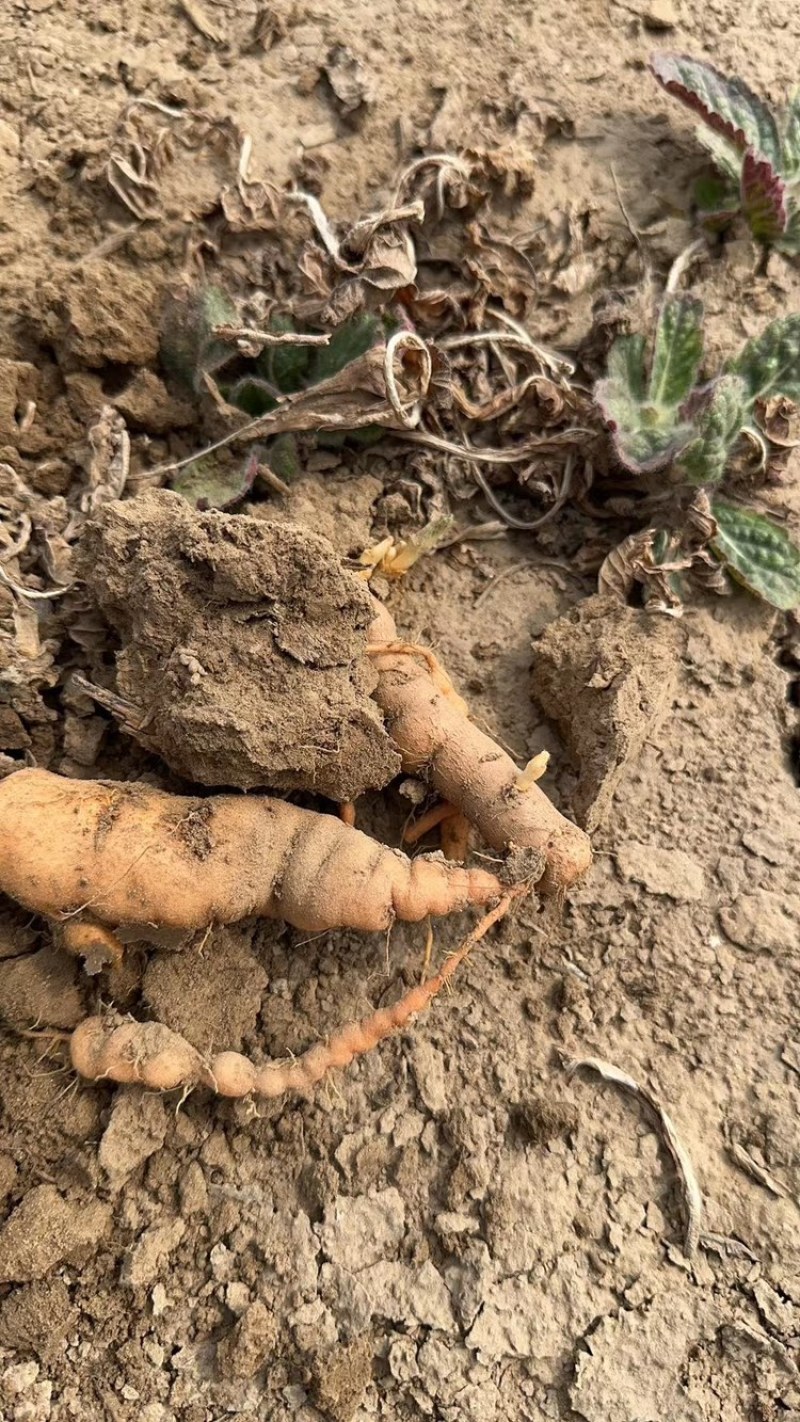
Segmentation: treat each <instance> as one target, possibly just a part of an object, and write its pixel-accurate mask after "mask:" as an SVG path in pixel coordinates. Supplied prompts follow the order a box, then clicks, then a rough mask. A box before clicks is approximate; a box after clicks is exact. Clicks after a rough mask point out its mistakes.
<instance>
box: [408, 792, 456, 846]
mask: <svg viewBox="0 0 800 1422" xmlns="http://www.w3.org/2000/svg"><path fill="white" fill-rule="evenodd" d="M459 813H460V812H459V811H458V810H457V809H456V807H455V805H448V804H446V802H445V801H444V800H440V801H439V804H438V805H431V808H430V809H429V810H426V811H425V814H424V815H420V817H419V819H418V820H414V823H413V824H410V825H407V826H406V828H405V829H404V831H403V844H419V842H420V840H421V839H424V838H425V836H426V834H428V832H429V831H430V830H432V829H436V826H437V825H441V824H443V823H444V821H445V820H448V819H451V818H452V816H453V815H457V814H459ZM445 857H446V856H445Z"/></svg>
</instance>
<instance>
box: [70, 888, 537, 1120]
mask: <svg viewBox="0 0 800 1422" xmlns="http://www.w3.org/2000/svg"><path fill="white" fill-rule="evenodd" d="M525 892H526V891H525V889H524V888H521V887H518V888H515V889H511V890H509V891H508V893H506V894H504V895H503V897H502V898H501V899H500V900H499V901H498V903H497V904H495V906H494V907H493V908H492V909H490V910H489V912H488V913H486V914H484V916H483V918H482V919H481V920H480V922H479V923H477V924H476V925H475V927H474V928H473V930H472V932H471V933H470V934H468V936H467V937H466V938H465V939H464V942H463V943H462V944H461V946H460V947H459V948H458V949H457V950H456V952H455V953H453V954H452V955H451V956H450V957H449V958H448V959H447V960H446V962H445V963H444V964H443V966H442V967H441V969H440V970H439V972H438V973H437V974H436V975H435V976H434V977H432V978H429V979H428V981H427V982H424V983H421V984H420V985H419V986H418V987H414V988H411V990H410V991H409V992H407V993H406V995H405V997H402V998H401V999H400V1001H399V1002H396V1003H395V1004H394V1006H393V1007H387V1008H382V1009H381V1010H380V1011H378V1012H374V1013H372V1015H371V1016H369V1017H365V1018H364V1019H363V1020H362V1021H361V1022H355V1023H353V1024H351V1025H350V1026H349V1027H345V1028H344V1029H343V1030H342V1031H341V1032H337V1033H336V1035H335V1036H334V1037H332V1038H331V1040H330V1041H329V1042H319V1043H318V1044H317V1045H316V1046H314V1047H311V1048H310V1050H309V1051H307V1052H305V1053H304V1054H303V1056H301V1057H298V1058H297V1060H296V1061H292V1062H267V1063H265V1064H264V1065H262V1066H256V1065H255V1063H254V1062H251V1061H250V1059H249V1058H248V1057H245V1056H242V1055H241V1054H240V1053H239V1052H220V1053H219V1054H218V1055H217V1056H215V1057H213V1058H212V1059H211V1061H210V1062H206V1061H204V1059H203V1058H202V1057H201V1055H200V1053H199V1052H198V1051H196V1050H195V1048H194V1047H193V1046H191V1044H190V1043H189V1042H187V1041H186V1039H185V1037H179V1036H178V1035H177V1033H175V1032H172V1031H170V1029H169V1028H168V1027H163V1026H162V1025H161V1023H159V1022H132V1021H125V1020H123V1019H120V1018H118V1017H117V1018H115V1017H113V1016H109V1017H87V1018H86V1019H85V1021H83V1022H82V1023H81V1024H80V1026H79V1027H76V1029H75V1031H74V1032H73V1034H72V1038H71V1041H70V1056H71V1059H72V1065H73V1067H74V1068H75V1070H76V1071H77V1072H78V1073H79V1075H80V1076H84V1077H86V1078H88V1079H89V1080H90V1081H118V1082H126V1083H139V1084H141V1085H142V1086H147V1087H150V1088H151V1090H156V1091H173V1090H175V1089H176V1088H177V1087H184V1088H191V1087H193V1086H207V1087H209V1088H210V1089H211V1090H212V1091H215V1092H216V1093H217V1094H218V1095H219V1096H232V1097H242V1096H250V1095H254V1096H266V1097H277V1096H284V1095H285V1094H286V1093H287V1092H292V1091H296V1092H301V1093H306V1092H309V1091H310V1090H311V1089H312V1088H313V1087H315V1086H316V1085H317V1084H318V1083H319V1082H320V1081H321V1080H322V1079H323V1077H324V1076H326V1075H327V1074H328V1072H330V1071H333V1070H335V1069H336V1068H342V1067H346V1066H349V1065H350V1063H351V1062H352V1061H354V1060H355V1058H356V1057H360V1056H363V1055H364V1054H365V1053H366V1052H369V1051H372V1049H373V1047H376V1046H377V1045H378V1043H379V1042H382V1041H383V1040H384V1039H385V1038H386V1037H389V1036H391V1035H392V1033H393V1032H397V1031H398V1030H399V1029H400V1028H402V1027H405V1025H406V1023H407V1022H409V1020H410V1019H411V1018H412V1017H415V1016H416V1015H417V1013H419V1012H422V1011H424V1009H425V1008H426V1007H428V1006H429V1004H430V1003H431V1002H432V1001H433V999H434V998H435V997H436V995H437V993H439V992H441V990H442V988H443V987H444V985H445V983H446V982H448V981H449V980H450V978H452V976H453V974H454V973H455V971H456V969H457V968H458V966H459V964H461V963H463V961H464V959H465V958H466V957H467V954H468V953H470V952H471V950H472V949H473V948H474V947H475V945H476V943H479V942H480V940H481V939H482V938H483V937H484V936H485V935H486V934H487V933H488V931H489V929H490V928H491V927H492V926H493V924H495V923H497V922H498V921H499V920H500V919H501V918H503V917H504V916H505V914H506V913H507V912H508V910H509V908H510V907H511V904H512V903H513V901H514V899H516V898H519V897H520V896H521V895H522V894H524V893H525Z"/></svg>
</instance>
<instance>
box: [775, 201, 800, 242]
mask: <svg viewBox="0 0 800 1422" xmlns="http://www.w3.org/2000/svg"><path fill="white" fill-rule="evenodd" d="M795 203H796V199H795V198H793V197H791V196H790V198H789V222H788V224H787V227H786V231H785V232H784V234H783V236H782V237H781V239H780V241H779V242H776V243H775V246H776V247H777V248H778V250H779V251H780V252H791V253H793V254H795V253H797V252H800V208H798V207H797V206H795Z"/></svg>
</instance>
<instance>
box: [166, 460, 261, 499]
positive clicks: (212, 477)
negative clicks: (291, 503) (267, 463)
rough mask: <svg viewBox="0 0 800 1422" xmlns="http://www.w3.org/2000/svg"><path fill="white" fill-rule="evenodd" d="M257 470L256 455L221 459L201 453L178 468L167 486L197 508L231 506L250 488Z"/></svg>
mask: <svg viewBox="0 0 800 1422" xmlns="http://www.w3.org/2000/svg"><path fill="white" fill-rule="evenodd" d="M257 473H258V456H257V454H255V453H251V454H249V455H248V456H247V458H246V459H240V460H238V461H236V462H234V461H230V462H223V461H221V460H220V459H218V458H214V456H213V455H201V457H200V458H199V459H193V460H192V462H191V464H187V465H186V466H185V467H184V468H183V469H180V470H179V471H178V473H177V474H176V475H175V476H174V478H173V479H172V480H171V481H170V488H171V489H174V490H175V493H176V494H182V495H183V497H184V498H185V499H187V500H188V501H189V503H190V504H192V505H193V506H194V508H196V509H230V508H233V507H234V505H235V504H238V503H239V502H240V501H241V500H242V499H243V498H244V496H245V494H246V493H247V492H248V491H249V490H250V489H251V488H252V486H253V481H254V480H255V477H256V474H257Z"/></svg>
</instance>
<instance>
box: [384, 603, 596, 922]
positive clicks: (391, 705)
mask: <svg viewBox="0 0 800 1422" xmlns="http://www.w3.org/2000/svg"><path fill="white" fill-rule="evenodd" d="M375 611H376V616H375V621H374V622H373V623H372V626H371V627H370V631H369V644H370V648H369V649H370V652H371V655H372V658H373V663H374V666H375V668H376V670H377V672H378V685H377V687H376V688H375V690H374V692H373V696H374V697H375V700H376V701H377V702H378V705H379V706H380V707H381V710H382V711H383V713H384V716H385V719H386V725H387V729H388V731H389V734H390V736H391V737H392V740H393V741H394V742H395V744H396V746H397V747H398V749H399V751H400V754H401V756H402V759H403V769H404V770H405V771H407V772H408V773H409V774H412V775H419V776H422V777H423V778H426V779H427V780H428V781H429V783H430V784H431V785H432V786H433V788H434V789H435V790H436V791H437V793H438V794H439V795H440V796H441V797H442V799H443V800H446V801H448V802H449V803H450V804H452V805H456V806H457V807H458V809H459V810H460V811H461V812H462V814H463V815H465V816H466V818H467V819H468V820H469V821H470V823H471V824H473V825H474V826H475V827H476V829H477V830H479V832H480V834H481V835H482V837H483V839H484V840H485V841H486V843H487V844H489V845H491V847H492V848H493V849H499V850H511V849H518V850H528V849H530V850H534V851H537V852H538V853H540V854H543V855H544V856H545V859H546V865H545V869H544V872H543V874H542V877H541V879H540V881H539V884H538V885H537V887H538V888H539V889H540V890H541V891H542V892H544V893H555V894H557V893H560V892H563V890H565V889H567V888H569V886H570V884H572V883H574V882H575V880H576V879H578V878H580V876H581V875H582V874H583V873H585V871H586V870H587V869H588V867H589V865H590V863H591V859H592V852H591V846H590V843H589V839H588V836H587V835H586V834H584V832H583V830H581V829H579V828H578V826H577V825H575V824H573V823H572V821H571V820H568V819H566V818H565V817H564V816H563V815H562V814H559V812H558V810H557V809H556V807H555V805H553V804H552V803H551V802H550V800H549V799H548V798H547V796H546V795H545V793H544V791H543V790H541V789H540V788H539V786H538V785H537V784H535V783H533V784H530V785H526V784H525V782H523V788H520V786H519V783H518V782H519V779H520V770H519V767H518V766H517V765H515V764H514V761H513V760H512V759H511V757H510V756H509V755H507V754H506V752H505V751H504V750H503V749H502V747H501V746H499V745H498V744H497V742H496V741H493V740H492V738H491V736H488V735H487V734H486V732H485V731H482V730H480V728H479V727H478V726H476V725H475V724H474V722H473V721H471V720H470V719H469V715H468V713H467V710H466V707H465V704H464V702H463V701H461V699H460V697H458V696H457V694H456V693H454V692H453V689H452V684H451V683H450V681H449V678H448V677H447V674H446V673H445V672H444V671H443V669H442V668H441V666H440V664H439V662H438V661H437V659H436V658H435V657H434V656H433V654H432V653H430V654H425V653H424V650H423V649H420V648H418V647H416V646H414V645H413V644H406V643H403V642H398V640H397V630H396V628H395V625H394V622H393V620H392V617H391V615H390V614H389V613H388V612H387V610H386V608H385V607H383V606H382V605H381V604H380V603H379V602H378V601H377V600H376V601H375Z"/></svg>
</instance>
